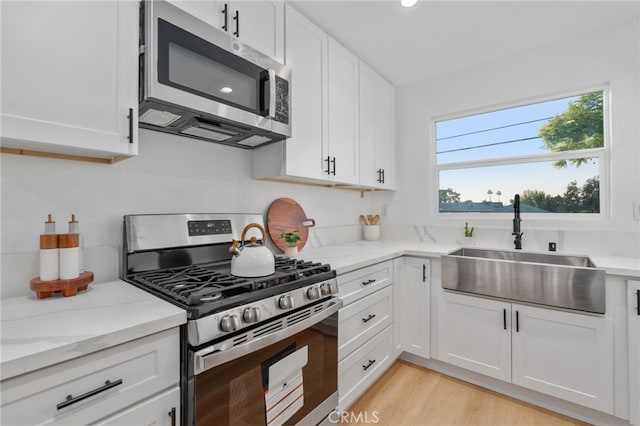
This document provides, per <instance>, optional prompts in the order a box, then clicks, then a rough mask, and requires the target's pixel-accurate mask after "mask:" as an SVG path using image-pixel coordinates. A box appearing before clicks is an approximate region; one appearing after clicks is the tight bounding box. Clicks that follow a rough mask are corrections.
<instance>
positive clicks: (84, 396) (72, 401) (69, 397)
mask: <svg viewBox="0 0 640 426" xmlns="http://www.w3.org/2000/svg"><path fill="white" fill-rule="evenodd" d="M121 384H122V379H118V380H116V381H115V382H112V381H109V380H107V381H106V382H104V386H100V387H99V388H96V389H94V390H91V391H89V392H87V393H83V394H82V395H78V396H76V397H74V396H73V395H67V399H66V400H65V401H63V402H61V403H60V404H58V405H57V407H58V410H62V409H63V408H64V407H68V406H70V405H73V404H75V403H76V402H80V401H82V400H84V399H87V398H90V397H92V396H94V395H97V394H99V393H102V392H104V391H107V390H109V389H111V388H115V387H116V386H119V385H121Z"/></svg>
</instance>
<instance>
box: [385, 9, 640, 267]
mask: <svg viewBox="0 0 640 426" xmlns="http://www.w3.org/2000/svg"><path fill="white" fill-rule="evenodd" d="M505 36H508V35H505ZM639 44H640V30H639V25H638V21H636V22H635V23H629V24H628V25H626V26H622V27H619V28H611V29H607V30H602V31H599V32H597V33H594V34H593V35H592V36H590V37H581V38H574V39H569V40H566V42H563V43H554V44H552V45H549V46H544V47H543V48H539V49H535V50H531V51H525V52H522V53H520V54H518V55H515V56H510V57H506V58H504V59H503V60H500V61H495V62H492V63H486V64H483V65H481V66H476V67H474V68H471V69H467V70H464V71H461V72H458V73H455V74H448V75H445V76H442V77H440V78H435V79H433V80H430V81H426V82H423V83H421V84H417V85H413V86H410V87H404V88H400V89H398V91H397V108H398V114H397V116H398V120H397V121H398V147H399V152H398V163H399V170H398V187H399V188H400V190H399V192H398V193H397V194H396V195H395V197H394V201H393V203H392V205H391V209H390V211H389V214H390V216H389V218H388V222H392V223H394V224H397V225H416V227H415V229H414V230H413V231H411V232H413V233H414V234H415V235H418V234H421V235H419V238H423V239H425V240H438V241H446V240H448V241H460V240H465V238H464V237H463V235H464V234H463V231H462V229H463V227H464V222H465V220H469V222H470V223H472V224H473V225H474V226H475V227H476V235H477V237H478V238H476V239H477V240H478V241H475V244H478V243H480V244H483V245H498V246H504V247H505V248H507V247H509V248H513V244H512V239H513V238H512V237H511V235H510V233H511V218H512V217H511V216H510V215H505V216H504V217H501V218H499V219H497V220H496V219H493V220H491V219H486V218H482V217H481V216H478V215H475V216H474V215H469V216H468V217H457V218H455V219H452V218H451V217H450V216H449V217H448V218H447V217H444V218H442V217H438V215H437V214H436V213H435V210H436V209H437V205H435V204H436V203H437V195H435V194H436V193H435V192H434V191H436V184H435V181H434V179H435V178H436V176H435V173H433V172H432V169H433V167H431V164H432V163H431V162H430V161H432V160H431V159H430V148H431V147H432V145H433V143H434V142H433V140H432V139H431V137H430V128H429V126H430V122H431V121H432V118H433V117H438V116H443V115H448V114H456V113H462V112H465V111H473V110H478V109H483V108H487V107H500V106H504V105H509V104H512V103H514V102H519V101H522V100H527V99H532V98H537V97H541V96H548V95H554V94H563V93H566V91H572V90H580V89H583V88H589V87H593V86H594V85H601V84H608V85H609V87H610V91H611V110H610V111H611V116H610V119H611V136H612V137H611V141H610V152H609V158H610V170H609V187H608V188H607V189H608V190H609V191H610V194H611V211H610V216H609V217H607V218H603V219H600V220H596V221H594V220H589V219H584V218H581V220H575V219H570V220H566V219H565V220H558V219H551V220H549V219H546V220H542V219H541V220H533V219H531V218H527V217H526V215H525V216H524V217H523V223H522V227H523V231H524V248H526V249H537V250H545V249H546V247H547V242H548V241H558V242H559V243H561V244H559V249H560V250H566V251H573V252H582V253H587V254H588V253H598V254H616V255H623V256H628V257H640V222H638V221H634V219H633V206H632V201H640V168H639V167H638V165H639V164H640V149H639V146H640V132H639V127H638V126H639V125H638V123H639V122H640V107H639V102H640V83H639V76H640V65H639V62H640V54H639V53H640V48H639ZM425 227H426V228H425ZM425 229H426V230H425ZM389 232H390V229H389V228H387V233H386V235H388V233H389ZM411 232H410V233H411ZM461 236H462V238H460V237H461ZM462 243H469V241H468V240H467V241H462Z"/></svg>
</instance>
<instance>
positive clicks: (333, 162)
mask: <svg viewBox="0 0 640 426" xmlns="http://www.w3.org/2000/svg"><path fill="white" fill-rule="evenodd" d="M331 164H333V171H332V172H331V174H332V175H334V176H335V175H336V157H333V159H332V160H331Z"/></svg>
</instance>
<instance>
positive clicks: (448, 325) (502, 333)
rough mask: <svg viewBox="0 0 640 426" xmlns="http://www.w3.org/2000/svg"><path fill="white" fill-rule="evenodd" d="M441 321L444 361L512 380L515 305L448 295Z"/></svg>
mask: <svg viewBox="0 0 640 426" xmlns="http://www.w3.org/2000/svg"><path fill="white" fill-rule="evenodd" d="M442 297H443V299H444V300H443V306H440V309H439V318H438V336H439V340H438V357H439V359H440V360H441V361H444V362H448V363H451V364H454V365H457V366H459V367H463V368H466V369H469V370H472V371H476V372H478V373H481V374H485V375H487V376H491V377H494V378H496V379H500V380H505V381H510V380H511V328H510V324H509V323H510V317H511V305H510V304H509V303H504V302H499V301H496V300H489V299H483V298H479V297H471V296H464V295H461V294H457V293H450V292H444V294H443V296H442Z"/></svg>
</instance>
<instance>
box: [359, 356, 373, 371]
mask: <svg viewBox="0 0 640 426" xmlns="http://www.w3.org/2000/svg"><path fill="white" fill-rule="evenodd" d="M375 362H376V360H375V359H374V360H369V364H367V365H363V366H362V371H367V370H368V369H369V367H371V366H372V365H373V364H374V363H375Z"/></svg>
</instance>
